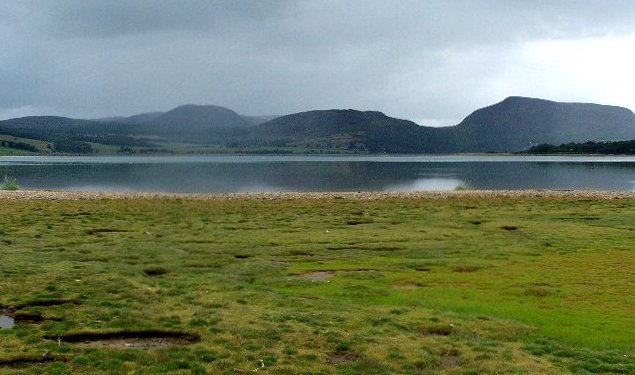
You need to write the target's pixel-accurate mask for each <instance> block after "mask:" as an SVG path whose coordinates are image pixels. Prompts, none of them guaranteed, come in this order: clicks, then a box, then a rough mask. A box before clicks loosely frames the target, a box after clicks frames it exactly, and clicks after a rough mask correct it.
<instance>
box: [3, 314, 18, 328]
mask: <svg viewBox="0 0 635 375" xmlns="http://www.w3.org/2000/svg"><path fill="white" fill-rule="evenodd" d="M14 325H15V319H13V318H12V317H10V316H8V315H0V329H5V328H11V327H13V326H14Z"/></svg>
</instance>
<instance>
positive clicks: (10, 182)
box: [0, 176, 20, 191]
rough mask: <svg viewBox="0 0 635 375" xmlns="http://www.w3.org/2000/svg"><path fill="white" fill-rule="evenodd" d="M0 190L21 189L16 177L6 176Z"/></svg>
mask: <svg viewBox="0 0 635 375" xmlns="http://www.w3.org/2000/svg"><path fill="white" fill-rule="evenodd" d="M0 190H10V191H16V190H20V187H19V186H18V183H17V181H16V179H15V178H12V177H8V176H4V181H3V182H2V184H0Z"/></svg>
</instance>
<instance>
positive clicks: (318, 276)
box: [300, 271, 335, 281]
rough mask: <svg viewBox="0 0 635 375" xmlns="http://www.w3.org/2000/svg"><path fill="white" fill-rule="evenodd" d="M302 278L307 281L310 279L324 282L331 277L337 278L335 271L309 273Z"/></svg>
mask: <svg viewBox="0 0 635 375" xmlns="http://www.w3.org/2000/svg"><path fill="white" fill-rule="evenodd" d="M300 276H302V277H303V278H305V279H309V280H313V281H322V280H328V279H330V278H331V277H333V276H335V272H333V271H317V272H307V273H303V274H302V275H300Z"/></svg>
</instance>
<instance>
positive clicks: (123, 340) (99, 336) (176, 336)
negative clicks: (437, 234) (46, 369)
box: [44, 330, 201, 347]
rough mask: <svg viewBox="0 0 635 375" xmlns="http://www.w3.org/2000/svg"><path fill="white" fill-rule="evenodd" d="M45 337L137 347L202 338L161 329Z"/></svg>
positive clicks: (176, 343)
mask: <svg viewBox="0 0 635 375" xmlns="http://www.w3.org/2000/svg"><path fill="white" fill-rule="evenodd" d="M44 338H45V339H49V340H57V341H60V342H67V343H72V344H84V345H93V346H117V345H118V344H123V345H124V346H125V347H130V346H131V345H133V346H136V347H161V346H166V345H170V344H174V345H187V344H194V343H197V342H199V341H200V340H201V337H200V336H198V335H196V334H193V333H187V332H179V331H160V330H149V331H117V332H77V333H68V334H65V335H59V336H55V335H47V336H44ZM125 344H129V345H125Z"/></svg>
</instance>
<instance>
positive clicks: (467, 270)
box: [452, 266, 481, 273]
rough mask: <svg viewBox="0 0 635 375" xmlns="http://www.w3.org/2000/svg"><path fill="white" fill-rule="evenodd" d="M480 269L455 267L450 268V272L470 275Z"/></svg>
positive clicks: (476, 267)
mask: <svg viewBox="0 0 635 375" xmlns="http://www.w3.org/2000/svg"><path fill="white" fill-rule="evenodd" d="M480 269H481V267H478V266H456V267H454V268H452V272H457V273H471V272H476V271H478V270H480Z"/></svg>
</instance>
